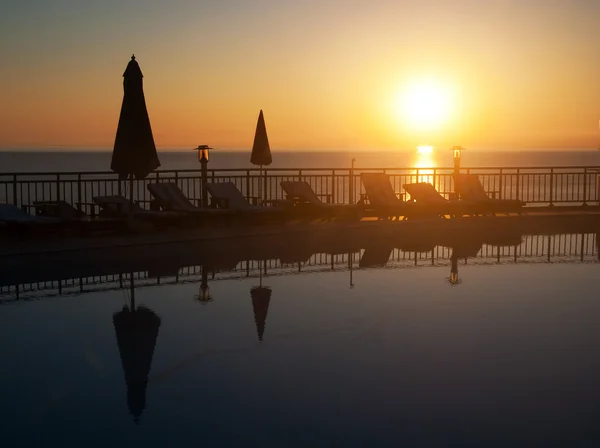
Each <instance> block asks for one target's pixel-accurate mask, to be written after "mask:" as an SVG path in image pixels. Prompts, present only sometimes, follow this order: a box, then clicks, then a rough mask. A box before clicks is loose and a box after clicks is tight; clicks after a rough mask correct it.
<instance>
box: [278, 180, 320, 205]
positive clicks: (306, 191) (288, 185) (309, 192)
mask: <svg viewBox="0 0 600 448" xmlns="http://www.w3.org/2000/svg"><path fill="white" fill-rule="evenodd" d="M280 185H281V188H283V191H285V194H286V195H287V196H288V198H290V199H296V200H301V201H303V202H310V203H311V204H316V205H322V204H323V201H321V199H320V198H319V197H318V196H317V194H316V193H315V192H314V190H313V189H312V188H311V186H310V185H309V184H308V183H307V182H304V181H286V180H284V181H281V182H280Z"/></svg>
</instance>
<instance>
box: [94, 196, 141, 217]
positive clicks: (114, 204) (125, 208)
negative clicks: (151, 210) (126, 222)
mask: <svg viewBox="0 0 600 448" xmlns="http://www.w3.org/2000/svg"><path fill="white" fill-rule="evenodd" d="M92 200H93V201H94V202H95V203H96V204H98V205H99V206H100V207H101V208H102V210H103V211H104V212H106V213H107V214H109V215H112V216H126V215H129V214H130V213H131V212H133V213H136V212H140V211H144V209H143V208H142V207H140V206H139V205H138V204H136V203H135V202H131V201H130V200H129V199H127V198H126V197H124V196H119V195H114V196H95V197H94V198H93V199H92Z"/></svg>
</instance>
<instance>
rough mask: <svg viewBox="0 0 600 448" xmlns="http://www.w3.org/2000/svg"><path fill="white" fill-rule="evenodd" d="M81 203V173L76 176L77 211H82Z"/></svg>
mask: <svg viewBox="0 0 600 448" xmlns="http://www.w3.org/2000/svg"><path fill="white" fill-rule="evenodd" d="M82 202H83V201H82V200H81V173H79V174H77V209H78V210H79V211H82V210H83V206H82V205H81V203H82Z"/></svg>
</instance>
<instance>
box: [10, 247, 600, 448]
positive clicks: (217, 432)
mask: <svg viewBox="0 0 600 448" xmlns="http://www.w3.org/2000/svg"><path fill="white" fill-rule="evenodd" d="M524 244H526V243H524ZM542 246H543V244H542ZM594 250H595V249H592V250H591V253H590V254H586V255H585V257H584V256H583V255H582V256H581V257H580V256H578V255H574V256H567V255H565V256H560V254H558V255H559V256H558V257H557V258H555V259H550V262H548V261H547V260H546V257H545V256H543V255H541V256H540V257H538V258H535V257H533V258H531V257H530V258H528V259H517V258H515V259H513V258H512V257H511V256H508V257H506V258H505V259H504V258H503V259H502V260H500V261H499V262H494V257H491V258H489V259H482V260H480V261H479V262H478V260H477V259H469V260H466V261H465V260H459V261H458V268H459V273H458V280H456V276H454V279H453V281H452V282H450V281H449V279H450V277H451V272H450V271H451V270H452V264H451V263H450V262H449V261H448V260H439V261H434V262H432V263H430V262H429V261H418V260H417V262H416V265H417V266H416V267H415V266H414V265H413V264H412V262H411V261H410V258H409V262H408V263H403V262H398V261H396V262H394V261H390V262H388V263H387V264H386V265H385V266H383V267H374V268H359V267H358V259H357V260H354V259H353V260H351V261H353V262H354V263H352V262H351V263H350V265H349V266H350V267H353V269H351V270H349V269H348V264H347V263H345V262H343V263H341V264H335V263H334V264H333V269H331V268H330V267H327V263H325V265H326V267H325V268H323V269H322V270H319V269H310V266H299V267H296V266H288V267H285V268H282V269H279V270H272V271H271V272H269V271H267V274H266V275H264V268H265V266H264V265H262V264H261V265H259V266H258V267H257V268H253V269H251V270H248V271H246V273H247V274H248V275H247V276H245V275H237V276H236V275H232V274H231V273H229V274H227V273H217V274H216V275H215V277H214V278H213V277H212V275H210V276H208V281H207V284H205V286H207V287H208V288H206V287H204V288H202V287H201V280H200V279H199V278H198V277H193V276H192V277H188V278H184V279H178V281H176V282H175V281H169V279H163V281H162V282H161V283H160V284H157V283H158V282H153V283H152V284H151V285H150V284H149V283H148V282H147V281H144V280H143V279H141V280H140V279H139V278H135V277H134V289H133V290H131V289H130V283H129V281H130V279H129V277H127V276H125V281H124V283H119V284H116V283H115V284H113V283H109V284H106V285H105V287H100V288H99V290H93V289H91V290H89V291H87V292H85V293H82V294H80V293H76V292H73V291H66V292H65V291H61V293H60V294H59V293H57V291H54V290H52V291H46V292H43V293H41V294H40V293H39V291H38V292H37V293H36V294H33V295H32V297H30V298H29V299H28V297H27V294H25V295H22V296H21V297H20V299H19V300H12V299H14V297H10V295H8V296H5V297H4V300H3V301H2V305H1V306H0V336H2V337H0V350H1V353H2V369H1V370H0V381H1V384H2V400H1V401H0V417H1V421H2V427H3V430H2V439H3V445H4V446H39V445H41V444H42V443H44V444H47V443H51V444H56V446H74V445H76V444H77V445H84V446H85V445H89V446H110V445H112V446H128V447H133V446H144V447H148V446H210V447H212V446H217V447H221V446H245V447H248V446H258V447H270V446H273V447H296V446H297V447H306V446H324V447H325V446H327V447H329V446H345V447H346V446H361V447H362V446H381V447H387V446H389V447H397V446H427V447H429V446H578V447H581V446H598V443H599V442H600V426H598V419H599V418H600V410H598V409H599V408H598V403H599V402H600V381H599V378H600V325H599V323H600V295H599V294H598V280H597V279H598V276H599V274H600V263H599V262H598V261H597V254H596V253H595V252H594ZM358 256H359V254H357V257H358ZM253 266H254V265H253ZM241 272H242V273H244V270H243V269H242V270H241ZM121 280H123V279H121ZM170 280H173V279H170ZM205 280H206V278H205ZM136 281H137V282H138V285H137V286H136V284H135V282H136ZM100 286H102V285H100ZM132 296H133V297H132ZM132 299H133V302H135V304H134V305H133V306H134V307H135V311H134V312H132V310H131V307H132Z"/></svg>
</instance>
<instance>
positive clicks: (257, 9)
mask: <svg viewBox="0 0 600 448" xmlns="http://www.w3.org/2000/svg"><path fill="white" fill-rule="evenodd" d="M71 3H72V2H66V1H63V0H53V1H51V2H42V1H41V0H29V1H27V2H14V5H13V6H10V7H9V8H12V10H11V11H10V14H8V15H4V16H3V17H2V18H0V42H1V43H0V45H2V55H3V70H2V73H1V74H0V76H1V77H2V82H0V98H2V102H1V104H2V107H1V108H0V147H3V148H7V147H15V146H29V147H44V146H54V145H65V146H73V147H77V146H81V147H112V144H113V141H114V135H115V130H116V126H117V121H118V116H119V110H120V106H121V100H122V77H121V76H122V73H123V71H124V69H125V67H126V65H127V62H128V60H129V57H130V55H131V53H135V54H136V57H137V60H138V62H139V64H140V67H141V69H142V71H143V72H144V75H145V78H144V86H145V94H146V102H147V106H148V111H149V114H150V120H151V124H152V127H153V131H154V137H155V141H156V144H157V146H159V147H175V146H184V147H193V146H196V145H197V144H203V143H207V144H210V145H211V146H214V147H218V148H223V149H227V148H240V149H242V148H249V147H250V146H251V145H252V140H253V134H254V129H255V126H256V119H257V117H258V112H259V110H260V109H263V111H264V114H265V120H266V124H267V130H268V133H269V139H270V141H271V146H272V148H274V149H352V150H357V149H407V148H412V147H414V146H416V145H419V144H430V145H434V146H440V147H449V146H452V145H454V144H460V145H463V146H466V147H470V148H522V147H527V148H534V147H540V148H544V147H578V148H592V147H596V146H598V139H599V119H600V82H599V81H600V52H599V51H598V45H599V42H600V39H599V38H600V26H599V25H598V23H597V18H598V17H600V2H598V1H592V0H573V1H570V2H567V1H561V0H543V1H542V0H538V1H528V2H522V1H513V0H498V1H496V2H494V4H493V5H492V6H490V5H487V2H485V3H486V5H481V3H484V2H480V1H471V0H457V1H456V2H454V3H453V7H452V8H448V7H447V5H448V4H447V2H445V1H443V0H423V1H421V2H419V3H418V4H416V3H415V2H408V1H406V2H403V1H398V0H396V1H391V0H390V1H387V0H372V1H370V2H364V1H356V0H347V1H342V0H338V1H332V0H321V1H314V0H307V1H304V2H277V1H275V0H258V1H255V2H245V1H242V0H221V1H216V0H215V1H212V0H210V1H206V2H188V1H184V0H174V1H172V2H170V3H168V2H165V4H164V5H163V4H160V2H142V1H141V0H132V1H130V2H125V3H123V2H116V1H112V0H111V1H108V2H106V4H105V5H104V6H103V8H100V6H94V7H92V6H89V5H73V4H71ZM49 5H50V6H49ZM423 79H430V80H434V81H435V82H436V83H438V84H439V85H442V86H445V87H446V88H448V89H451V90H452V92H453V94H452V104H451V110H450V113H449V114H448V116H447V117H446V120H445V121H444V122H443V123H438V124H437V125H435V126H432V127H430V128H428V129H415V128H413V127H411V125H410V124H408V123H407V121H406V117H402V116H401V114H399V113H398V104H397V103H398V100H397V98H398V95H399V92H401V91H402V89H403V88H404V87H405V86H407V85H410V84H411V83H418V82H419V81H420V80H423Z"/></svg>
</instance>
